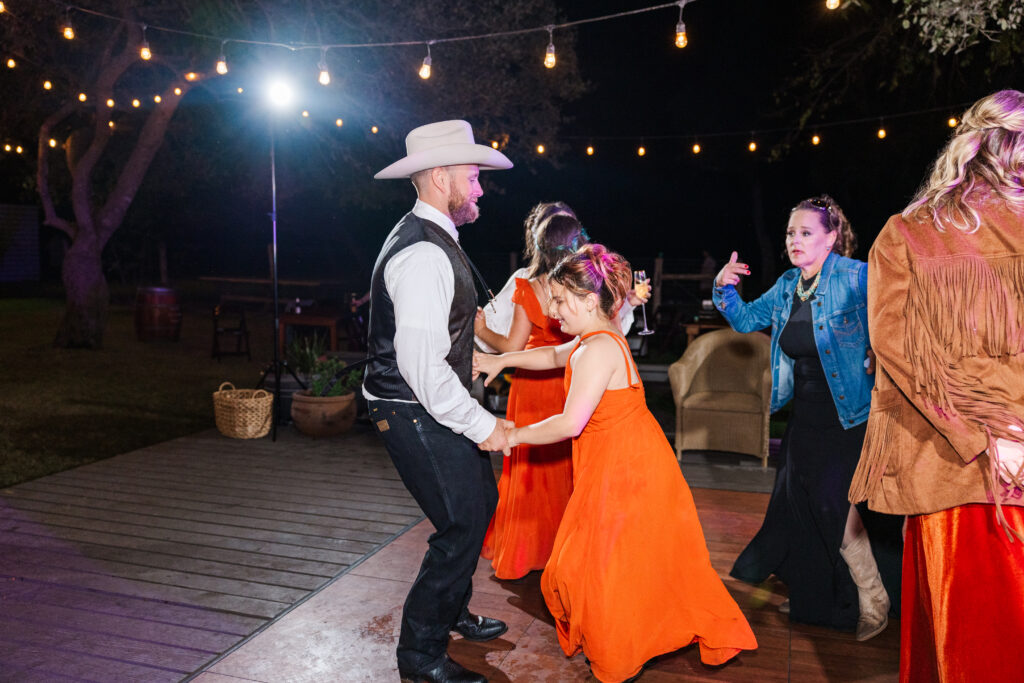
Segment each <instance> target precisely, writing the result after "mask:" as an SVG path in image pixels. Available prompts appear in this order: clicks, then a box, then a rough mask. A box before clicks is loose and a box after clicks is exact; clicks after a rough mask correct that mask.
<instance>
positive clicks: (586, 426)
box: [474, 245, 757, 683]
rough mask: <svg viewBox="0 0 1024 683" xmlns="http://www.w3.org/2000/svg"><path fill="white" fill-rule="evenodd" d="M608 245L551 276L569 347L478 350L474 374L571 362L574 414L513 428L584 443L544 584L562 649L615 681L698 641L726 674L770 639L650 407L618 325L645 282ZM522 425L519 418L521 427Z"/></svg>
mask: <svg viewBox="0 0 1024 683" xmlns="http://www.w3.org/2000/svg"><path fill="white" fill-rule="evenodd" d="M630 275H631V272H630V268H629V264H628V263H627V262H626V261H625V260H624V259H623V258H622V257H621V256H618V255H616V254H612V253H609V252H608V251H606V250H605V249H604V247H602V246H600V245H589V246H585V247H583V248H582V249H580V251H579V252H577V253H576V254H573V255H571V256H567V257H566V258H565V259H563V260H562V261H561V262H560V263H559V264H558V265H557V266H556V267H555V268H554V270H552V272H551V273H550V274H549V278H548V279H549V283H550V288H551V304H550V308H549V315H551V317H553V318H555V319H557V320H558V321H559V323H560V325H561V328H562V331H563V332H565V333H567V334H571V335H578V338H577V339H574V340H573V341H571V342H568V343H566V344H562V345H560V346H553V347H545V348H539V349H533V350H529V351H522V352H518V353H508V354H502V355H499V356H489V355H485V354H477V355H476V356H475V357H474V369H475V370H476V371H477V372H479V373H484V374H486V375H487V376H488V380H490V378H492V377H494V375H495V374H496V373H497V372H499V371H500V370H501V369H502V368H504V367H516V368H523V369H529V370H545V369H550V368H559V367H565V368H566V374H565V382H566V387H567V390H566V401H565V406H564V409H563V411H562V412H561V413H559V414H557V415H554V416H552V417H549V418H548V419H546V420H543V421H541V422H538V423H536V424H530V425H521V426H518V427H516V428H515V429H513V430H511V432H510V433H509V438H510V443H511V444H517V443H528V444H544V443H553V442H557V441H560V440H562V439H565V438H567V437H568V438H571V439H572V459H573V486H574V488H573V493H572V497H571V499H570V500H569V504H568V506H567V507H566V509H565V514H564V516H563V518H562V524H561V526H560V527H559V529H558V534H557V535H556V538H555V543H554V548H553V550H552V553H551V559H550V560H549V561H548V564H547V566H546V567H545V569H544V574H543V576H542V577H541V589H542V591H543V594H544V600H545V602H546V603H547V606H548V609H549V610H551V613H552V615H554V617H555V622H556V626H557V630H558V639H559V643H560V644H561V646H562V650H563V651H564V652H565V653H566V655H568V656H572V655H575V654H577V653H579V652H581V651H582V652H583V653H584V654H585V655H586V657H587V658H588V659H589V661H590V666H591V669H592V671H593V673H594V675H595V676H596V677H597V678H598V679H599V680H601V681H605V682H608V683H615V682H618V681H624V680H627V679H630V678H631V677H635V676H637V675H638V674H639V673H640V671H641V669H642V668H643V666H644V664H645V663H646V662H647V661H648V660H650V659H651V658H653V657H656V656H658V655H661V654H665V653H667V652H673V651H675V650H678V649H680V648H682V647H686V646H688V645H690V644H694V643H695V644H697V645H698V648H699V652H700V657H701V660H702V661H703V662H704V663H705V664H710V665H720V664H724V663H725V662H727V661H729V660H730V659H731V658H732V657H734V656H736V655H737V654H738V653H739V652H740V651H741V650H752V649H755V648H756V647H757V641H756V639H755V638H754V634H753V632H752V631H751V630H750V625H749V624H748V623H747V620H746V619H745V618H744V616H743V614H742V612H741V611H740V609H739V607H738V606H737V605H736V602H735V601H734V600H733V599H732V597H731V596H730V595H729V593H728V591H727V590H726V588H725V586H724V585H723V583H722V581H721V579H720V578H719V577H718V574H717V573H716V572H715V570H714V568H712V566H711V561H710V558H709V555H708V550H707V546H706V544H705V541H704V533H703V531H702V530H701V526H700V521H699V520H698V518H697V510H696V508H695V506H694V503H693V497H692V496H691V494H690V489H689V487H688V486H687V485H686V481H685V480H684V479H683V476H682V473H681V472H680V471H679V466H678V464H677V462H676V459H675V453H674V451H673V450H672V447H671V446H670V445H669V443H668V441H667V440H666V439H665V435H664V433H663V432H662V430H661V427H660V426H659V425H658V423H657V421H656V420H655V419H654V416H653V415H651V413H650V411H649V410H648V409H647V404H646V402H645V399H644V390H643V384H642V383H641V382H640V378H639V376H638V375H637V370H636V366H635V365H634V364H633V362H632V359H631V357H630V354H629V347H628V345H627V343H626V341H625V339H623V337H622V335H621V334H620V332H619V330H618V329H617V327H616V325H615V324H614V323H613V322H612V320H613V319H614V317H615V313H616V312H617V311H618V309H619V307H620V306H621V303H622V301H623V300H624V299H625V298H626V296H627V294H628V292H629V290H630V288H631V287H630V285H631V282H632V278H631V277H630ZM517 424H520V423H517Z"/></svg>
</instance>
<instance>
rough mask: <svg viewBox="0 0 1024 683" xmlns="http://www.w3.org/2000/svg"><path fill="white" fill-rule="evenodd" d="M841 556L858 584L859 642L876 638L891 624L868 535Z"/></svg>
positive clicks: (858, 537)
mask: <svg viewBox="0 0 1024 683" xmlns="http://www.w3.org/2000/svg"><path fill="white" fill-rule="evenodd" d="M839 553H840V554H841V555H842V556H843V559H844V560H846V564H847V565H848V566H849V567H850V576H852V577H853V582H854V583H855V584H857V597H858V598H859V602H860V618H859V619H858V620H857V640H860V641H864V640H868V639H870V638H874V637H875V636H877V635H878V634H879V633H881V632H882V631H884V630H885V627H886V626H888V625H889V594H888V593H886V592H885V586H883V585H882V577H881V576H880V575H879V573H878V565H877V564H875V556H874V555H873V554H872V553H871V543H870V542H869V541H868V535H867V534H866V533H861V534H860V535H859V536H857V537H856V538H855V539H853V540H852V541H850V543H849V544H847V545H845V546H843V547H842V548H840V549H839Z"/></svg>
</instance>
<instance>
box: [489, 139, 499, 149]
mask: <svg viewBox="0 0 1024 683" xmlns="http://www.w3.org/2000/svg"><path fill="white" fill-rule="evenodd" d="M491 147H493V148H494V149H498V141H497V140H491Z"/></svg>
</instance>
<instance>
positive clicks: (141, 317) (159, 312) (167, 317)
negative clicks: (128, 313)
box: [135, 287, 181, 341]
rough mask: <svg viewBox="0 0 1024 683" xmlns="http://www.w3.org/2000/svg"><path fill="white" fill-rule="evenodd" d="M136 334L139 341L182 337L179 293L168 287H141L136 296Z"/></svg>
mask: <svg viewBox="0 0 1024 683" xmlns="http://www.w3.org/2000/svg"><path fill="white" fill-rule="evenodd" d="M135 334H136V335H138V338H139V341H156V340H161V339H165V340H170V341H178V339H179V338H180V337H181V306H180V305H179V304H178V293H177V292H175V291H174V290H173V289H169V288H167V287H139V289H138V291H137V292H136V294H135Z"/></svg>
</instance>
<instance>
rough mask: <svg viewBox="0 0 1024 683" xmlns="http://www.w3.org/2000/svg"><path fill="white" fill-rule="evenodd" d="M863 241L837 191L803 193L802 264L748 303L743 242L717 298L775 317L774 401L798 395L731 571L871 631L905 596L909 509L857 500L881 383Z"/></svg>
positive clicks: (813, 614)
mask: <svg viewBox="0 0 1024 683" xmlns="http://www.w3.org/2000/svg"><path fill="white" fill-rule="evenodd" d="M855 246H856V237H855V236H854V234H853V230H852V229H851V228H850V222H849V221H848V220H847V219H846V216H845V215H844V214H843V211H842V209H840V208H839V205H838V204H836V203H835V201H833V200H832V198H831V197H829V196H828V195H822V196H820V197H814V198H812V199H807V200H804V201H802V202H800V203H799V204H797V205H796V206H795V207H794V208H793V209H792V211H790V216H789V225H788V227H787V229H786V253H787V255H788V256H789V260H790V261H791V262H792V263H793V265H794V266H795V267H794V268H791V269H790V270H788V271H786V272H785V273H783V275H782V277H780V278H779V279H778V281H777V282H776V283H775V284H774V285H773V286H772V287H771V289H769V290H768V291H767V292H765V293H764V294H763V295H762V296H761V297H760V298H758V299H756V300H755V301H752V302H749V303H747V302H744V301H743V300H742V299H741V298H740V296H739V294H738V293H737V292H736V287H735V285H736V284H737V283H738V282H739V280H740V276H741V275H749V274H750V270H749V268H748V266H747V265H746V264H744V263H738V262H737V255H736V252H733V254H732V258H731V259H730V260H729V263H727V264H726V265H725V267H724V268H723V269H722V271H721V272H720V273H719V274H718V276H717V277H716V278H715V289H714V293H713V298H714V301H715V305H716V306H717V307H718V309H719V310H720V311H721V312H722V315H724V316H725V319H726V320H728V321H729V324H730V325H731V326H732V327H733V329H735V330H736V331H738V332H753V331H755V330H761V329H764V328H766V327H769V326H770V327H771V365H772V399H771V409H772V411H773V412H774V411H776V410H778V409H780V408H781V407H782V406H784V405H785V404H787V403H789V402H790V400H791V399H792V402H793V404H792V408H791V413H790V418H789V422H788V425H787V428H786V433H785V435H784V436H783V438H782V449H781V452H780V463H779V469H778V474H777V475H776V479H775V488H774V490H773V491H772V496H771V500H770V501H769V503H768V511H767V513H766V514H765V519H764V522H763V524H762V526H761V530H760V531H759V532H758V533H757V536H755V537H754V540H753V541H751V542H750V545H748V546H747V548H746V549H745V550H744V551H743V553H742V554H740V556H739V558H738V559H737V560H736V564H735V566H733V569H732V575H733V576H734V577H736V578H738V579H740V580H743V581H748V582H750V583H760V582H761V581H764V580H765V579H767V578H768V576H769V575H771V574H775V575H776V576H777V577H778V578H779V579H781V580H782V581H783V582H784V583H785V584H786V585H787V586H788V587H789V599H788V600H787V601H786V602H784V603H783V604H782V605H781V606H780V608H779V609H780V610H781V611H783V612H788V613H789V615H790V618H791V619H793V620H794V621H801V622H805V623H812V624H820V625H824V626H831V627H833V628H838V629H843V630H852V629H854V628H856V631H857V639H858V640H867V639H868V638H872V637H874V636H876V635H878V634H879V633H881V632H882V630H884V629H885V627H886V625H887V624H888V614H889V610H890V607H891V606H896V607H897V608H898V605H899V599H898V596H899V580H900V574H899V572H900V558H901V555H902V542H901V538H900V527H901V524H902V518H899V517H890V516H888V515H877V514H875V513H871V512H870V511H868V510H867V506H862V507H861V508H860V509H859V510H858V508H857V507H854V506H851V505H850V503H849V502H848V500H847V492H848V490H849V488H850V482H851V480H852V479H853V472H854V469H855V468H856V466H857V460H858V458H859V457H860V451H861V446H862V444H863V442H864V432H865V427H866V422H867V417H868V410H869V408H870V404H871V388H872V386H873V384H874V377H873V376H872V372H873V367H871V364H870V354H869V353H868V351H869V343H868V322H867V264H866V263H864V262H863V261H855V260H853V259H851V258H847V256H848V255H849V254H851V253H852V252H853V250H854V248H855ZM865 525H866V526H867V530H865ZM869 536H870V541H869ZM872 544H874V546H875V548H874V552H872ZM876 555H877V557H878V562H877V563H876V561H875V557H876ZM879 568H881V572H880V571H879ZM887 589H888V590H887ZM890 596H892V598H893V599H892V600H890Z"/></svg>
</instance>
